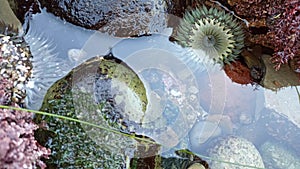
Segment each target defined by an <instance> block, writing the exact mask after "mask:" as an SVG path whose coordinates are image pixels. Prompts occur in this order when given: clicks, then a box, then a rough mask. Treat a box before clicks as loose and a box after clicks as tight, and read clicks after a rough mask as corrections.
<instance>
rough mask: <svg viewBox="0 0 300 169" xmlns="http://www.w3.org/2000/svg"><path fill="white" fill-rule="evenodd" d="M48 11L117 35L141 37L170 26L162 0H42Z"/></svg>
mask: <svg viewBox="0 0 300 169" xmlns="http://www.w3.org/2000/svg"><path fill="white" fill-rule="evenodd" d="M40 2H41V4H42V6H44V7H46V8H47V10H48V11H50V12H52V13H53V14H55V15H57V16H60V17H61V18H63V19H65V20H67V21H68V22H71V23H73V24H75V25H79V26H82V27H85V28H88V29H94V30H100V31H101V32H108V33H109V34H112V35H115V36H122V37H128V36H137V35H142V34H149V33H153V32H159V31H160V29H161V28H164V27H166V20H165V19H163V18H165V17H164V12H165V4H164V1H162V0H154V1H147V0H134V1H129V0H117V1H116V0H101V1H94V0H78V1H70V0H54V1H47V0H41V1H40Z"/></svg>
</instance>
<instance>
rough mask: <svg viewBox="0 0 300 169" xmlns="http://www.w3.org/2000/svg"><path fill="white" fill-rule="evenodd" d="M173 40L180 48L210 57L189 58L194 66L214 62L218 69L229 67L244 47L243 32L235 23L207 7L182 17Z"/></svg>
mask: <svg viewBox="0 0 300 169" xmlns="http://www.w3.org/2000/svg"><path fill="white" fill-rule="evenodd" d="M175 38H176V40H177V41H178V43H179V44H181V45H182V46H184V47H191V48H193V49H196V50H197V49H198V50H202V51H204V52H205V53H206V55H207V56H208V57H209V58H205V57H203V56H197V57H195V58H192V60H193V61H194V62H207V61H211V60H214V61H215V62H217V63H220V64H221V65H223V64H224V63H225V64H228V63H230V62H232V61H234V60H235V59H236V58H237V57H238V55H239V53H240V52H241V49H242V48H243V46H244V35H243V31H242V28H241V26H240V24H239V23H238V22H237V21H236V19H235V18H234V17H233V16H232V15H231V14H228V13H225V12H224V11H221V10H218V9H216V8H213V7H211V8H210V9H208V8H207V7H206V6H198V7H197V8H196V9H194V10H190V11H187V12H186V13H185V15H184V17H183V20H182V21H181V23H180V25H179V28H178V32H177V35H176V37H175ZM201 57H203V58H201Z"/></svg>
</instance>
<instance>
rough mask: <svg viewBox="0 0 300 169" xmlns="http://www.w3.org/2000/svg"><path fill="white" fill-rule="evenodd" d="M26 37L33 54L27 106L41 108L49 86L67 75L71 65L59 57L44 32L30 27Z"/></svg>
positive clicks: (26, 86) (27, 85) (27, 91)
mask: <svg viewBox="0 0 300 169" xmlns="http://www.w3.org/2000/svg"><path fill="white" fill-rule="evenodd" d="M24 39H25V41H26V42H27V43H28V45H29V47H30V51H31V55H32V58H31V63H32V73H31V77H30V80H29V82H28V83H27V84H26V85H25V89H26V95H27V96H26V98H25V103H26V107H27V108H30V109H39V108H40V106H41V104H42V101H43V98H44V96H45V94H46V92H47V90H48V89H49V87H50V86H51V85H52V84H53V83H54V82H56V81H57V80H58V79H60V78H62V77H63V76H65V75H66V74H67V73H68V71H69V69H70V68H69V67H70V66H68V65H67V64H66V62H65V61H64V60H63V59H62V58H60V57H59V54H58V53H57V52H56V51H55V49H56V46H55V45H54V43H53V42H52V41H51V40H49V38H47V37H45V36H44V35H43V34H42V33H37V32H36V31H35V30H33V29H32V28H29V30H28V32H27V33H26V34H25V35H24Z"/></svg>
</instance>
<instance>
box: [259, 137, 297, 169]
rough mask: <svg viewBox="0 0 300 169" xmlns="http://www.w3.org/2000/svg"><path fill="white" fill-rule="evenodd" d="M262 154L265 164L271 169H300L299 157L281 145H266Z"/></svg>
mask: <svg viewBox="0 0 300 169" xmlns="http://www.w3.org/2000/svg"><path fill="white" fill-rule="evenodd" d="M261 153H262V157H263V159H264V163H265V165H266V167H267V168H269V169H285V168H288V169H297V168H300V160H299V156H297V155H296V154H295V153H294V152H292V151H291V149H288V148H287V147H286V146H284V145H282V144H280V143H275V142H266V143H264V144H263V145H262V146H261Z"/></svg>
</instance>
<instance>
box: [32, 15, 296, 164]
mask: <svg viewBox="0 0 300 169" xmlns="http://www.w3.org/2000/svg"><path fill="white" fill-rule="evenodd" d="M45 22H47V23H46V24H45ZM30 27H31V29H35V30H36V31H40V32H42V33H43V36H44V37H48V38H51V39H52V41H51V42H52V43H53V44H55V51H54V53H58V57H59V58H61V59H62V60H63V61H62V62H64V64H66V65H68V66H69V67H67V68H66V70H68V71H70V70H71V69H72V68H73V67H74V66H77V65H79V64H80V63H82V62H83V61H85V60H86V59H88V58H90V57H94V56H96V55H106V54H108V53H109V52H110V51H111V52H112V53H113V54H114V55H115V56H116V57H118V58H120V59H122V61H123V62H125V63H126V64H128V65H129V66H130V67H131V68H132V69H133V70H134V71H135V72H136V73H137V74H138V75H139V76H140V78H141V79H142V81H143V82H144V85H145V86H146V90H147V92H148V95H147V96H148V98H150V99H153V100H152V101H151V100H150V103H152V105H151V104H149V107H148V108H149V109H151V110H152V111H153V110H157V111H158V112H153V116H155V117H163V118H164V119H163V121H164V123H165V124H164V125H167V126H168V125H171V128H167V130H166V132H167V131H168V132H169V133H163V134H166V135H161V133H159V135H151V136H150V137H153V138H154V139H155V140H158V142H160V143H161V144H165V146H170V145H171V146H170V147H173V146H176V145H177V144H178V145H177V147H176V148H177V149H179V148H180V149H184V148H189V149H191V150H192V151H193V152H196V153H199V154H203V155H209V152H210V151H209V150H210V149H213V148H212V147H215V146H217V147H222V145H218V144H223V143H222V142H220V141H219V140H220V138H223V139H222V140H224V139H225V140H226V139H228V137H227V136H231V137H230V138H232V136H235V137H234V138H236V137H237V138H241V139H236V140H239V142H238V143H237V142H235V141H233V142H231V140H232V139H230V141H228V140H227V142H226V141H225V142H226V143H228V142H229V143H232V144H238V145H239V144H242V145H243V146H244V147H243V146H242V147H243V148H245V149H243V148H241V147H239V146H233V145H230V144H229V145H228V146H229V147H231V146H232V147H231V148H232V149H230V151H231V152H239V150H238V149H242V150H253V152H255V149H258V150H259V153H260V155H261V156H262V159H263V160H264V162H265V167H266V168H287V167H289V166H294V168H299V167H300V163H299V162H298V161H297V160H296V159H297V157H299V155H300V146H299V144H298V141H299V140H300V130H299V127H300V104H299V93H297V91H296V89H295V88H294V87H293V88H285V89H282V90H280V91H278V92H273V91H270V90H268V89H263V88H262V87H255V86H250V85H247V86H245V85H244V86H243V85H238V84H235V83H233V82H231V80H230V79H229V78H228V77H227V76H226V74H225V73H224V72H223V71H222V70H216V69H210V68H209V67H205V66H204V67H201V69H198V70H193V67H189V65H184V64H183V63H185V60H184V59H182V58H181V57H183V56H185V57H186V56H188V55H194V54H193V53H190V52H191V51H188V49H182V48H180V47H179V46H177V45H176V44H174V43H172V42H170V41H169V40H168V37H166V36H161V35H153V36H147V37H141V38H135V39H125V40H122V39H117V38H112V37H109V36H106V35H103V34H100V33H95V32H93V31H88V30H85V29H82V28H78V27H75V26H73V25H71V24H68V23H65V22H63V21H61V20H59V19H58V18H55V17H53V16H51V15H50V14H47V13H45V12H44V11H43V14H36V15H35V16H34V17H33V19H32V20H31V21H30ZM121 40H122V41H121ZM118 42H119V43H118ZM110 48H112V49H111V50H110ZM71 49H79V50H82V51H83V52H82V53H81V52H79V54H76V52H75V54H74V55H73V54H72V55H71V57H72V59H73V60H69V56H70V52H69V51H70V50H71ZM68 53H69V56H68ZM33 57H35V56H33ZM76 57H78V58H76ZM193 57H194V56H193ZM174 60H176V62H174ZM72 61H73V62H72ZM61 64H62V63H61ZM202 66H203V65H202ZM190 69H191V70H190ZM161 70H163V71H161ZM68 71H66V73H67V72H68ZM62 76H64V74H63V75H61V76H60V77H62ZM53 83H54V82H53ZM49 87H50V86H49ZM298 88H299V87H298ZM195 100H196V101H197V102H195ZM199 105H201V107H200V106H199ZM151 106H152V107H151ZM158 107H159V108H158ZM162 110H163V111H162ZM148 111H150V110H148ZM157 113H158V114H157ZM179 114H180V115H179ZM204 114H207V115H205V116H204ZM156 119H159V118H156ZM152 120H153V119H152ZM158 121H159V120H158ZM182 122H183V124H182ZM160 124H161V123H160ZM160 127H161V126H160ZM170 129H172V132H170ZM137 132H138V131H137ZM170 133H171V134H170ZM139 134H147V133H145V132H144V131H140V133H139ZM168 134H169V135H168ZM174 138H180V139H179V140H175V142H174V140H172V139H174ZM242 138H245V139H247V142H246V141H245V142H244V141H241V140H243V139H242ZM170 140H171V141H170ZM233 140H235V139H233ZM180 141H181V143H183V144H181V143H179V142H180ZM248 141H249V142H250V143H251V144H250V143H248ZM274 142H275V143H274ZM270 143H274V144H270ZM167 144H170V145H167ZM252 144H253V145H254V146H255V147H254V146H249V145H252ZM176 148H175V149H176ZM282 152H285V153H282ZM220 153H226V151H225V152H222V151H220ZM283 154H286V156H284V157H282V156H283ZM247 155H251V153H249V154H247V153H246V154H245V153H241V154H240V156H245V157H244V159H247ZM223 156H224V154H223V155H222V154H218V155H217V156H214V157H216V158H221V157H223ZM278 156H280V157H282V158H277V161H275V162H270V161H271V159H273V160H276V157H278ZM248 159H251V158H248ZM282 159H285V162H286V161H288V162H286V164H282V162H280V161H281V160H282ZM226 160H228V159H226ZM233 161H234V162H239V160H238V159H233ZM248 162H249V163H250V164H249V163H247V164H249V165H254V164H253V163H254V162H255V161H248Z"/></svg>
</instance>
